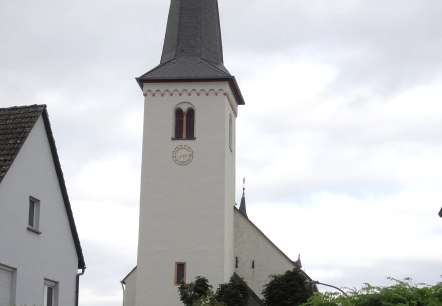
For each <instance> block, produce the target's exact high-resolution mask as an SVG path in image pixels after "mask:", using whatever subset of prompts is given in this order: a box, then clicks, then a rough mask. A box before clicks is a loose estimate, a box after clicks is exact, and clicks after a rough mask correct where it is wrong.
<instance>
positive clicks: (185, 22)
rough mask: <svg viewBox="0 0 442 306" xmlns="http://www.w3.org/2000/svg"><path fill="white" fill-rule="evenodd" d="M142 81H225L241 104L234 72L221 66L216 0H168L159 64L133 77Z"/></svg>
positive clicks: (219, 31)
mask: <svg viewBox="0 0 442 306" xmlns="http://www.w3.org/2000/svg"><path fill="white" fill-rule="evenodd" d="M136 80H137V82H138V84H139V85H140V87H142V84H143V83H153V82H170V81H180V82H182V81H185V82H189V81H198V82H201V81H203V82H204V81H206V82H208V81H228V82H229V85H230V87H231V88H232V91H233V93H234V95H235V98H236V100H237V103H238V104H244V99H243V97H242V94H241V91H240V89H239V86H238V84H237V82H236V79H235V77H234V76H232V75H231V74H230V72H229V71H228V70H227V69H226V67H224V63H223V50H222V39H221V29H220V22H219V12H218V1H217V0H171V3H170V10H169V18H168V20H167V28H166V36H165V38H164V45H163V53H162V56H161V62H160V64H159V65H158V66H157V67H155V68H153V69H152V70H150V71H148V72H147V73H145V74H143V75H142V76H140V77H139V78H137V79H136Z"/></svg>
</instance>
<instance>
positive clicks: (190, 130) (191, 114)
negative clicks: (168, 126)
mask: <svg viewBox="0 0 442 306" xmlns="http://www.w3.org/2000/svg"><path fill="white" fill-rule="evenodd" d="M185 117H186V118H185V120H186V136H185V137H186V139H193V138H195V111H194V110H193V108H190V107H189V108H188V109H187V112H186V116H185Z"/></svg>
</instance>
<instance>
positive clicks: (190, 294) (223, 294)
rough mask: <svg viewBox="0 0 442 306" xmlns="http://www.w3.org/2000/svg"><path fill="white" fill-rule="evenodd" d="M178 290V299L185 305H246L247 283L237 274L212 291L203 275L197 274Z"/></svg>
mask: <svg viewBox="0 0 442 306" xmlns="http://www.w3.org/2000/svg"><path fill="white" fill-rule="evenodd" d="M178 291H179V293H180V300H181V302H182V303H183V304H184V305H186V306H246V305H247V298H248V292H247V284H246V283H245V282H244V280H243V279H242V278H240V277H238V276H235V275H234V276H232V277H231V278H230V281H229V282H228V283H226V284H221V285H220V286H219V287H218V289H217V290H216V294H214V293H213V287H212V286H211V285H210V284H209V281H208V280H207V278H205V277H201V276H197V277H196V278H195V281H193V282H191V283H188V284H184V283H182V284H181V285H180V286H179V288H178Z"/></svg>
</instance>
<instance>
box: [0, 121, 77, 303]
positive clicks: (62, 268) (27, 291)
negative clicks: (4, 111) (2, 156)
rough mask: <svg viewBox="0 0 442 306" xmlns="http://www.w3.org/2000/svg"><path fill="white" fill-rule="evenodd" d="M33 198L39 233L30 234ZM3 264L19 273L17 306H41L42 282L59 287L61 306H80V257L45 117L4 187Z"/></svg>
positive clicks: (0, 188) (0, 189)
mask: <svg viewBox="0 0 442 306" xmlns="http://www.w3.org/2000/svg"><path fill="white" fill-rule="evenodd" d="M29 196H33V197H35V198H37V199H39V200H40V231H41V234H40V235H39V234H36V233H34V232H31V231H29V230H27V224H28V210H29ZM0 245H1V252H0V263H1V264H4V265H7V266H10V267H13V268H15V269H16V297H15V304H16V305H41V304H42V303H43V280H44V279H45V278H46V279H50V280H53V281H57V282H58V283H59V305H60V306H73V305H74V304H75V276H76V273H77V264H78V259H77V253H76V250H75V246H74V242H73V238H72V234H71V231H70V227H69V222H68V218H67V214H66V210H65V206H64V202H63V199H62V195H61V191H60V186H59V183H58V179H57V176H56V173H55V167H54V163H53V160H52V154H51V152H50V148H49V142H48V139H47V135H46V132H45V128H44V123H43V119H42V118H41V117H40V119H38V121H37V123H36V125H35V126H34V128H33V129H32V131H31V133H30V135H29V137H28V138H27V140H26V141H25V143H24V145H23V147H22V149H21V150H20V152H19V154H18V156H17V158H16V159H15V161H14V163H13V165H12V166H11V168H10V169H9V171H8V173H7V174H6V176H5V177H4V179H3V181H2V182H1V184H0Z"/></svg>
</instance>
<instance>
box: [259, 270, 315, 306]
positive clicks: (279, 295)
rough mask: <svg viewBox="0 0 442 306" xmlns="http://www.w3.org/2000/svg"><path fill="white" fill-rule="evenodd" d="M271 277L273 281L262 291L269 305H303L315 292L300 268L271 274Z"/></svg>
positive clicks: (265, 301)
mask: <svg viewBox="0 0 442 306" xmlns="http://www.w3.org/2000/svg"><path fill="white" fill-rule="evenodd" d="M270 278H271V281H270V282H269V283H268V284H267V285H265V286H264V290H263V291H262V294H263V296H264V303H265V304H266V305H267V306H296V305H301V304H303V303H305V302H307V300H308V299H309V298H310V296H312V294H313V288H312V284H311V283H310V281H309V279H308V278H307V276H306V275H305V273H304V272H302V271H301V270H300V269H299V268H294V269H293V270H290V271H287V272H285V273H284V274H278V275H271V276H270Z"/></svg>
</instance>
